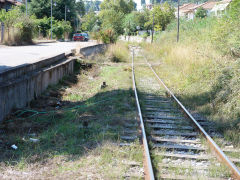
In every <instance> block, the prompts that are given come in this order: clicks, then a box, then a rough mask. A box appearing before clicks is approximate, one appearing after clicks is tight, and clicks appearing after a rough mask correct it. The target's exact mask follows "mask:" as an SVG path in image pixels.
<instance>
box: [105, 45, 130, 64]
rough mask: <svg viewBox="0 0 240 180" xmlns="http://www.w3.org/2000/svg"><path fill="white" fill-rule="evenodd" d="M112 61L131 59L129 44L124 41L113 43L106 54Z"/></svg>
mask: <svg viewBox="0 0 240 180" xmlns="http://www.w3.org/2000/svg"><path fill="white" fill-rule="evenodd" d="M105 55H107V57H108V58H109V59H110V60H111V61H112V62H126V61H128V59H129V57H130V56H129V50H128V45H127V44H126V43H123V42H119V43H117V44H111V45H110V47H109V48H108V50H107V52H106V54H105Z"/></svg>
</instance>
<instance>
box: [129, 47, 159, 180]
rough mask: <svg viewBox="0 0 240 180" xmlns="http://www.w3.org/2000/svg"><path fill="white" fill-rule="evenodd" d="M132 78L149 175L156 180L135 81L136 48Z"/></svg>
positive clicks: (152, 179)
mask: <svg viewBox="0 0 240 180" xmlns="http://www.w3.org/2000/svg"><path fill="white" fill-rule="evenodd" d="M132 80H133V89H134V93H135V99H136V104H137V108H138V115H139V118H140V123H141V130H142V139H143V147H144V153H145V154H144V155H145V158H146V163H147V175H148V178H149V179H150V180H154V179H155V178H154V172H153V168H152V161H151V157H150V153H149V147H148V141H147V137H146V132H145V127H144V123H143V118H142V111H141V107H140V104H139V100H138V93H137V88H136V82H135V74H134V49H133V50H132Z"/></svg>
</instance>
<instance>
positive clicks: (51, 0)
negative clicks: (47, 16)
mask: <svg viewBox="0 0 240 180" xmlns="http://www.w3.org/2000/svg"><path fill="white" fill-rule="evenodd" d="M52 11H53V0H51V40H52V14H53V12H52Z"/></svg>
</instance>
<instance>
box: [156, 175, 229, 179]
mask: <svg viewBox="0 0 240 180" xmlns="http://www.w3.org/2000/svg"><path fill="white" fill-rule="evenodd" d="M160 178H161V179H178V180H199V179H207V180H226V179H228V178H211V177H206V176H196V175H194V176H186V175H173V174H161V175H160Z"/></svg>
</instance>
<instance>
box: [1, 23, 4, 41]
mask: <svg viewBox="0 0 240 180" xmlns="http://www.w3.org/2000/svg"><path fill="white" fill-rule="evenodd" d="M3 39H4V23H3V22H2V23H1V43H3Z"/></svg>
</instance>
